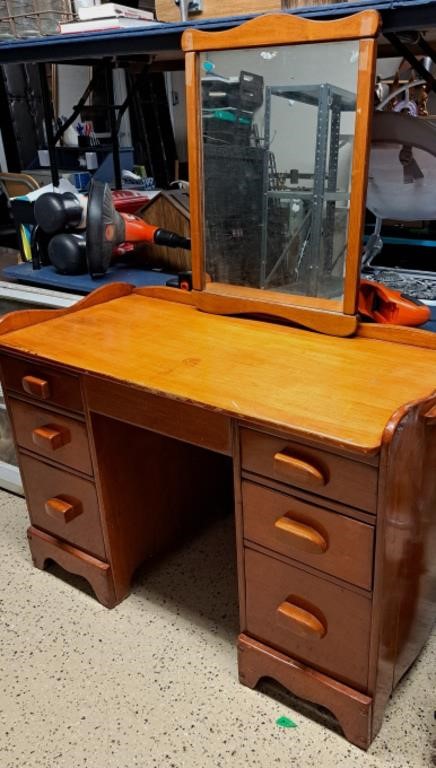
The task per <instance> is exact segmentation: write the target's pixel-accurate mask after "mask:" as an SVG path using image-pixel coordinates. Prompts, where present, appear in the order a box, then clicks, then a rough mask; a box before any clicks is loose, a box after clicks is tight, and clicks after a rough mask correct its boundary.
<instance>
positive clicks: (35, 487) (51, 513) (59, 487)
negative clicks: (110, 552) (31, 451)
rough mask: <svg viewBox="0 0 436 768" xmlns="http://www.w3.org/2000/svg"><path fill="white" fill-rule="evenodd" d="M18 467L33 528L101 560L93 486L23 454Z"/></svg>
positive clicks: (101, 553)
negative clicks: (21, 473)
mask: <svg viewBox="0 0 436 768" xmlns="http://www.w3.org/2000/svg"><path fill="white" fill-rule="evenodd" d="M20 464H21V469H22V472H23V484H24V489H25V491H26V498H27V504H28V507H29V514H30V519H31V521H32V523H33V525H35V526H37V527H38V528H42V529H43V530H45V531H49V533H52V534H54V535H55V536H57V537H58V538H60V539H63V540H64V541H67V542H68V543H69V544H74V545H75V546H77V547H80V548H81V549H84V550H86V551H87V552H90V553H91V554H93V555H96V556H97V557H101V558H104V557H105V547H104V543H103V534H102V530H101V524H100V515H99V510H98V502H97V496H96V492H95V488H94V484H93V483H92V482H90V481H89V480H84V479H83V478H81V477H77V475H71V474H69V473H68V472H64V471H63V470H61V469H57V468H55V467H49V466H47V464H44V463H43V462H41V461H38V460H37V459H33V458H31V457H30V456H27V455H25V454H21V455H20Z"/></svg>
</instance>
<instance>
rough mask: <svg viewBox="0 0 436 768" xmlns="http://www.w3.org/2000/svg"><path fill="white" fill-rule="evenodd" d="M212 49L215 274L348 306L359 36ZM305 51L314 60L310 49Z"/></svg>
mask: <svg viewBox="0 0 436 768" xmlns="http://www.w3.org/2000/svg"><path fill="white" fill-rule="evenodd" d="M315 49H316V46H311V45H310V46H307V47H305V51H304V52H302V51H301V49H292V48H291V47H287V48H286V49H283V48H282V49H265V48H256V49H253V50H251V51H249V52H247V51H246V52H242V51H240V50H234V51H231V52H228V53H227V54H226V56H225V57H224V56H223V54H222V53H221V52H214V53H211V54H210V55H209V54H207V53H205V54H203V58H202V59H201V67H202V70H203V73H202V77H201V84H200V93H201V131H202V151H203V171H204V195H203V210H204V235H205V237H204V243H205V268H206V273H207V275H208V280H211V281H212V282H214V283H221V284H227V285H234V286H245V287H247V288H258V289H262V290H265V291H269V292H271V291H272V292H274V293H277V294H280V293H281V294H288V295H299V296H305V297H316V298H319V299H329V300H333V301H334V302H335V305H336V307H340V306H342V300H343V292H344V273H345V261H346V249H347V236H348V211H349V206H350V184H351V162H352V155H353V143H354V123H355V115H356V91H357V44H356V42H355V41H347V42H341V43H335V44H334V45H329V46H326V54H325V55H324V57H323V66H322V75H323V77H324V79H323V80H322V81H320V79H319V78H320V62H319V58H318V53H317V51H316V50H315ZM303 53H304V61H303V58H302V54H303Z"/></svg>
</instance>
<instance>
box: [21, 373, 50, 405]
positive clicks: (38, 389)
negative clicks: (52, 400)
mask: <svg viewBox="0 0 436 768" xmlns="http://www.w3.org/2000/svg"><path fill="white" fill-rule="evenodd" d="M21 386H22V387H23V389H24V391H25V392H27V394H28V395H33V396H34V397H39V398H40V399H41V400H48V399H49V397H50V385H49V383H48V381H46V380H45V379H39V378H38V376H23V378H22V379H21Z"/></svg>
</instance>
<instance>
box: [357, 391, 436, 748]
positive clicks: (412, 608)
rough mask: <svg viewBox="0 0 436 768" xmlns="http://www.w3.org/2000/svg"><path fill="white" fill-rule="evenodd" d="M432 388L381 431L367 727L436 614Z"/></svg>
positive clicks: (376, 720)
mask: <svg viewBox="0 0 436 768" xmlns="http://www.w3.org/2000/svg"><path fill="white" fill-rule="evenodd" d="M435 404H436V396H435V395H433V396H432V397H430V398H427V399H425V400H422V401H420V402H418V403H414V404H411V405H409V406H405V407H404V408H403V409H401V410H400V411H399V412H398V413H397V414H395V415H394V417H393V418H392V420H391V421H390V423H389V424H388V426H387V428H386V431H385V438H384V446H383V453H382V463H381V476H380V493H379V508H378V524H377V549H376V560H375V580H374V583H375V594H374V612H373V644H372V652H371V668H372V675H371V676H370V686H369V688H370V693H373V694H374V696H375V702H374V723H373V735H375V733H376V732H377V730H378V729H379V727H380V725H381V722H382V718H383V712H384V708H385V706H386V703H387V701H388V698H389V696H390V694H391V692H392V690H393V688H394V687H395V686H396V685H397V683H398V682H399V680H400V679H401V677H402V676H403V675H404V673H405V672H406V671H407V669H408V668H409V667H410V666H411V664H412V663H413V662H414V660H415V659H416V658H417V656H418V655H419V653H420V651H421V649H422V647H423V646H424V644H425V642H426V640H427V638H428V636H429V634H430V632H431V629H432V626H433V624H434V621H435V619H436V514H435V510H436V473H435V471H434V467H435V464H436V425H435V423H434V422H433V420H432V419H430V418H428V413H429V412H430V411H431V410H432V409H433V408H434V407H435Z"/></svg>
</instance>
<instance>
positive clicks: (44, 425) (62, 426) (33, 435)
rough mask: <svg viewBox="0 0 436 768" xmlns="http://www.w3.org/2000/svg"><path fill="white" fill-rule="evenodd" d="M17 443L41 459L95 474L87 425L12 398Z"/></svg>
mask: <svg viewBox="0 0 436 768" xmlns="http://www.w3.org/2000/svg"><path fill="white" fill-rule="evenodd" d="M9 413H10V415H11V419H12V423H13V425H14V428H15V437H16V440H17V443H18V445H19V446H21V447H22V448H27V449H28V450H29V451H33V452H34V453H38V454H39V455H40V456H44V457H46V458H50V459H53V460H54V461H58V462H59V463H60V464H66V465H67V466H68V467H73V469H78V470H79V471H80V472H84V473H85V474H87V475H92V465H91V456H90V453H89V445H88V433H87V430H86V426H85V424H83V423H82V422H81V421H76V419H70V418H69V417H68V416H61V415H60V414H58V413H53V412H52V411H46V410H45V409H44V408H37V407H36V406H35V405H33V404H30V403H24V402H22V401H21V400H15V399H14V398H13V397H10V398H9Z"/></svg>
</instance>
